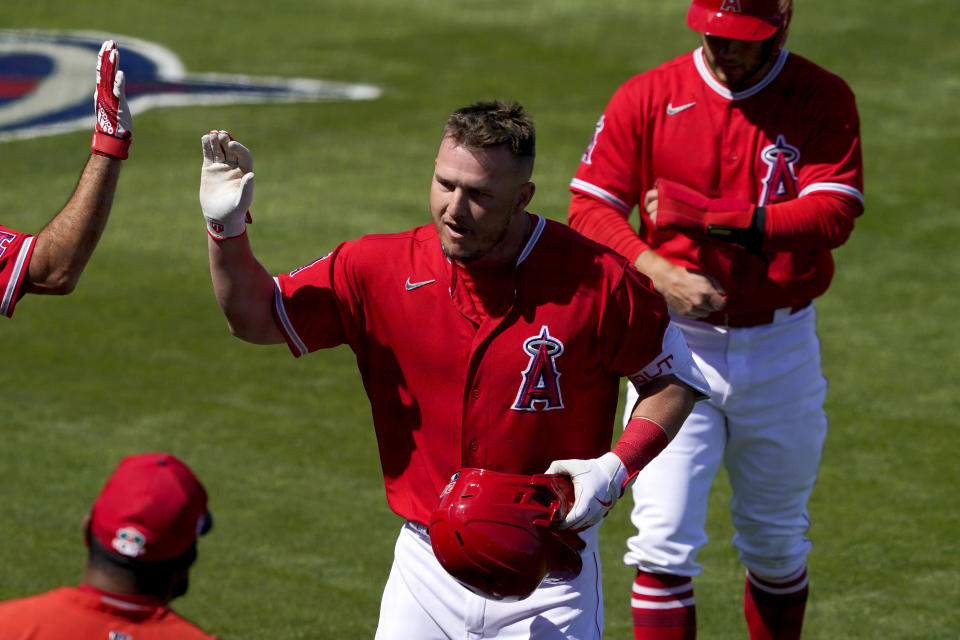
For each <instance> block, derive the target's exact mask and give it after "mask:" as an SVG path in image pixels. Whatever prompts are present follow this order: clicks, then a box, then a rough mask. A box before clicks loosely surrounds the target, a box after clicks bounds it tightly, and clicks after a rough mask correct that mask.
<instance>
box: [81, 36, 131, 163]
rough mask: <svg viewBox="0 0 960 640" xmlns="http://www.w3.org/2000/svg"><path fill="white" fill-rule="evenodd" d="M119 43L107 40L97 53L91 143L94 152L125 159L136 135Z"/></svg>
mask: <svg viewBox="0 0 960 640" xmlns="http://www.w3.org/2000/svg"><path fill="white" fill-rule="evenodd" d="M119 64H120V52H118V51H117V43H116V42H114V41H113V40H107V41H106V42H104V43H103V44H102V45H100V53H99V54H97V88H96V89H95V90H94V92H93V104H94V116H95V121H94V122H95V123H94V128H93V140H92V141H91V142H90V147H91V148H92V149H93V151H94V153H98V154H100V155H103V156H110V157H113V158H119V159H120V160H123V159H125V158H126V157H127V156H128V155H129V150H130V140H131V137H132V136H133V118H132V117H131V116H130V107H128V106H127V95H126V91H125V87H126V78H124V75H123V71H120V70H119V69H118V68H117V66H118V65H119Z"/></svg>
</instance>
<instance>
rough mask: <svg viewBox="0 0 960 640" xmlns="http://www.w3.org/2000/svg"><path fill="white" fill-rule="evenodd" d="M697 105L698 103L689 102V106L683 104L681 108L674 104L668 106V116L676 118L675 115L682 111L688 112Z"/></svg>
mask: <svg viewBox="0 0 960 640" xmlns="http://www.w3.org/2000/svg"><path fill="white" fill-rule="evenodd" d="M695 104H697V103H696V102H688V103H687V104H682V105H680V106H679V107H675V106H673V105H672V104H667V115H668V116H675V115H677V114H678V113H680V112H681V111H686V110H687V109H689V108H690V107H692V106H693V105H695Z"/></svg>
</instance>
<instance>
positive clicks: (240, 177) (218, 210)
mask: <svg viewBox="0 0 960 640" xmlns="http://www.w3.org/2000/svg"><path fill="white" fill-rule="evenodd" d="M200 145H201V148H202V150H203V166H202V167H201V168H200V208H201V209H202V210H203V217H204V219H205V220H206V221H207V233H209V234H210V236H211V237H212V238H214V239H215V240H226V239H228V238H236V237H237V236H242V235H243V234H244V233H245V232H246V230H247V223H248V222H252V221H253V220H252V219H251V217H250V204H251V203H252V202H253V155H251V153H250V150H249V149H247V148H246V147H245V146H243V145H242V144H240V143H239V142H237V141H236V140H234V139H233V138H232V137H231V136H230V134H229V133H227V132H226V131H211V132H210V133H208V134H207V135H205V136H203V137H202V138H201V139H200Z"/></svg>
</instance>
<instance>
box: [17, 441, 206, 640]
mask: <svg viewBox="0 0 960 640" xmlns="http://www.w3.org/2000/svg"><path fill="white" fill-rule="evenodd" d="M211 522H212V520H211V518H210V513H209V511H208V510H207V492H206V490H205V489H204V488H203V485H202V484H200V481H199V480H197V477H196V476H195V475H194V474H193V471H191V470H190V468H189V467H187V465H185V464H184V463H183V462H181V461H180V460H179V459H177V458H175V457H174V456H172V455H170V454H167V453H148V454H140V455H134V456H129V457H127V458H124V459H123V460H122V461H121V462H120V464H119V465H118V466H117V468H116V470H115V471H114V472H113V474H112V475H111V476H110V478H109V480H107V483H106V485H105V486H104V487H103V490H102V491H101V492H100V495H99V496H98V497H97V499H96V501H95V502H94V504H93V508H92V509H91V511H90V514H89V515H88V516H87V518H86V521H85V523H84V536H85V539H86V543H87V547H88V548H89V555H88V558H87V564H86V568H85V570H84V573H83V581H82V583H81V584H80V585H79V586H77V587H61V588H59V589H54V590H53V591H49V592H47V593H43V594H40V595H36V596H31V597H28V598H20V599H17V600H9V601H7V602H0V638H2V639H3V640H63V639H64V638H78V639H83V640H86V639H93V638H96V639H97V640H101V639H102V640H215V637H214V636H211V635H209V634H207V633H204V632H203V631H201V630H200V629H199V628H198V627H197V626H196V625H194V624H193V623H191V622H189V621H187V620H185V619H184V618H181V617H180V616H179V615H177V614H176V613H175V612H174V611H173V610H172V609H170V608H169V606H168V603H169V602H170V601H171V600H173V599H174V598H176V597H178V596H181V595H183V594H184V593H186V591H187V582H188V574H189V571H190V567H191V565H192V564H193V562H194V560H195V559H196V557H197V548H196V543H197V537H198V536H199V535H201V534H203V533H206V532H207V531H208V530H209V529H210V526H211Z"/></svg>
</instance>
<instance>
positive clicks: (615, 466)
mask: <svg viewBox="0 0 960 640" xmlns="http://www.w3.org/2000/svg"><path fill="white" fill-rule="evenodd" d="M546 472H547V473H559V474H562V475H565V476H570V481H571V482H572V483H573V495H574V501H573V507H571V508H570V512H569V513H568V514H567V517H566V518H564V519H563V522H561V523H560V524H559V525H558V526H559V528H560V529H573V530H574V531H582V530H584V529H587V528H589V527H592V526H593V525H595V524H597V523H598V522H600V521H601V520H603V518H604V517H605V516H606V515H607V512H608V511H610V509H612V508H613V505H614V504H616V502H617V500H619V499H620V497H621V496H622V495H623V492H624V491H626V490H627V487H629V486H630V485H631V484H632V483H633V480H634V479H635V478H636V475H633V476H631V475H630V474H629V473H627V469H626V468H625V467H624V466H623V462H621V461H620V458H618V457H617V455H616V454H615V453H613V452H612V451H611V452H607V453H605V454H603V455H602V456H600V457H599V458H593V459H591V460H555V461H553V462H551V463H550V467H549V468H548V469H547V471H546Z"/></svg>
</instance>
